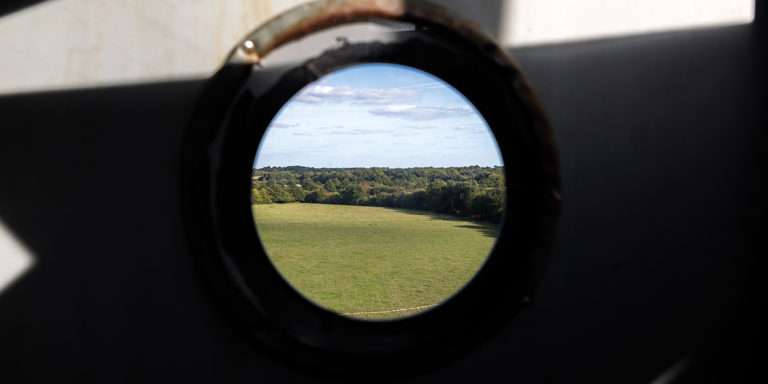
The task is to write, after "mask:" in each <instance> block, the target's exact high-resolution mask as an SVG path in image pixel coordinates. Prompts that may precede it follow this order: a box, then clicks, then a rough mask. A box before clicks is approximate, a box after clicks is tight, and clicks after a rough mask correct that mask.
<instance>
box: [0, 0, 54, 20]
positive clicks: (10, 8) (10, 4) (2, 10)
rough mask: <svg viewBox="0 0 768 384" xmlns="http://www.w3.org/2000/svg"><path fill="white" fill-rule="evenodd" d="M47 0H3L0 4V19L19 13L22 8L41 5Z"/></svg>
mask: <svg viewBox="0 0 768 384" xmlns="http://www.w3.org/2000/svg"><path fill="white" fill-rule="evenodd" d="M45 1H47V0H4V1H2V2H0V17H3V16H5V15H6V14H11V13H14V12H17V11H21V10H23V9H24V8H27V7H31V6H33V5H36V4H39V3H43V2H45Z"/></svg>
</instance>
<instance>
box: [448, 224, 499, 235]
mask: <svg viewBox="0 0 768 384" xmlns="http://www.w3.org/2000/svg"><path fill="white" fill-rule="evenodd" d="M457 227H458V228H469V229H475V230H477V231H478V232H480V233H482V234H483V235H485V236H487V237H490V238H492V239H495V238H497V237H499V230H498V228H497V227H496V226H495V225H493V224H487V223H479V222H472V223H471V224H466V225H457Z"/></svg>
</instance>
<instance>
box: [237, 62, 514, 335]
mask: <svg viewBox="0 0 768 384" xmlns="http://www.w3.org/2000/svg"><path fill="white" fill-rule="evenodd" d="M250 187H251V193H252V202H253V207H252V208H253V215H254V220H255V223H256V228H257V230H258V234H259V238H260V239H261V243H262V245H263V247H264V249H265V251H266V253H267V255H268V256H269V258H270V260H271V261H272V263H273V264H274V265H275V267H276V268H277V270H278V271H279V272H280V273H281V275H282V276H283V277H284V278H285V279H286V280H287V281H288V283H289V284H291V285H292V286H293V287H294V288H295V289H296V290H297V291H298V292H299V293H300V294H302V295H303V296H304V297H306V298H307V299H308V300H310V301H312V302H314V303H315V304H317V305H319V306H320V307H322V308H325V309H327V310H329V311H332V312H335V313H338V314H340V315H342V316H347V317H351V318H356V319H362V320H397V319H402V318H405V317H409V316H413V315H416V314H419V313H422V312H425V311H428V310H430V309H432V308H434V307H436V306H438V305H440V304H441V303H442V302H444V301H445V300H446V299H448V298H449V297H451V296H453V295H454V294H455V293H456V292H458V291H459V290H460V289H461V288H462V287H463V286H464V285H466V284H467V283H468V282H469V280H471V278H472V277H473V276H474V275H475V273H476V272H477V271H478V270H479V269H480V267H481V266H482V264H483V262H484V261H485V260H486V258H487V256H488V255H489V254H490V252H491V250H492V248H493V245H494V243H495V241H496V238H497V237H498V234H499V229H500V228H499V226H500V224H501V218H502V216H503V209H504V195H505V191H504V188H505V187H504V168H503V167H502V160H501V156H500V155H499V151H498V146H497V144H496V141H495V139H494V138H493V134H492V133H491V131H490V129H489V128H488V125H487V123H486V122H485V120H484V119H483V117H482V116H481V115H480V113H479V112H477V109H476V108H475V107H474V106H473V105H472V104H471V103H470V102H469V101H468V100H467V99H466V98H465V97H463V96H462V95H461V94H460V93H459V92H458V91H457V90H456V89H454V88H453V87H451V86H450V85H449V84H447V83H445V82H444V81H442V80H440V79H439V78H436V77H434V76H432V75H430V74H428V73H426V72H424V71H421V70H417V69H414V68H410V67H404V66H400V65H394V64H378V63H377V64H374V63H369V64H357V65H353V66H350V67H345V68H342V69H339V70H337V71H334V72H332V73H330V74H328V75H325V76H323V77H321V78H320V79H318V80H316V81H314V82H312V83H310V84H309V85H307V86H305V87H304V88H303V89H302V90H301V91H299V93H297V94H296V95H295V96H293V97H292V98H291V99H290V100H289V101H288V102H287V103H286V104H285V105H284V106H283V107H282V108H281V109H280V111H279V112H278V113H277V115H276V116H275V118H274V119H273V120H272V121H271V122H270V124H269V127H268V129H267V131H266V132H265V134H264V136H263V137H262V139H261V145H260V147H259V151H258V152H257V155H256V159H255V161H254V171H253V177H252V184H251V186H250Z"/></svg>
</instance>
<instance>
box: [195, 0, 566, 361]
mask: <svg viewBox="0 0 768 384" xmlns="http://www.w3.org/2000/svg"><path fill="white" fill-rule="evenodd" d="M183 167H184V169H183V172H184V183H183V185H182V187H183V191H184V207H183V208H184V213H185V220H186V223H187V227H188V228H187V229H188V232H189V235H190V236H189V238H190V248H191V249H192V250H193V251H194V252H195V253H196V256H197V259H198V260H199V262H200V269H201V273H203V274H204V275H205V277H206V278H207V279H208V281H209V282H210V287H211V289H210V291H211V292H212V293H213V295H214V299H215V301H216V302H217V303H218V304H219V306H220V307H221V308H222V310H223V311H224V312H225V313H226V315H227V317H228V318H229V319H231V321H232V323H233V324H234V325H235V326H236V328H237V330H238V332H240V334H242V335H243V337H244V339H245V340H249V341H253V345H254V346H255V347H256V348H262V349H264V350H266V351H269V352H270V353H273V354H275V355H278V356H280V357H282V358H283V359H284V360H285V361H287V362H293V363H297V364H299V366H301V367H309V368H311V369H312V370H316V371H317V370H320V371H323V372H325V373H332V374H340V375H348V374H351V375H355V374H360V373H367V372H370V371H371V370H376V372H380V374H381V375H398V374H404V373H408V372H418V371H423V370H427V369H431V368H434V367H436V366H438V365H440V364H443V363H445V362H446V361H450V360H451V359H454V358H456V357H458V356H460V355H461V354H462V353H463V352H465V351H466V350H468V349H469V348H471V347H472V346H475V345H477V344H478V343H480V342H482V341H483V340H485V339H487V338H488V337H489V336H491V335H493V334H494V332H496V331H498V330H499V329H501V327H503V326H504V325H505V324H507V323H508V322H509V321H512V320H513V319H514V316H515V315H516V314H517V313H518V312H519V311H520V310H521V309H522V308H523V307H524V305H525V303H527V302H528V301H530V298H531V296H532V295H533V292H534V289H535V286H536V283H537V281H538V278H539V274H540V271H541V268H542V266H543V265H544V264H545V262H546V254H547V252H548V248H549V244H550V241H551V239H550V237H551V234H552V232H553V227H554V225H555V222H556V219H557V215H558V209H559V193H558V188H559V179H558V169H557V158H556V151H555V149H554V144H553V142H552V138H551V132H550V128H549V126H548V124H547V121H546V118H545V117H544V115H543V113H542V111H541V109H540V108H539V107H538V105H537V104H536V102H535V98H534V96H533V95H532V92H531V91H530V89H529V87H528V86H527V84H526V82H525V80H524V78H523V77H522V75H521V74H520V72H519V70H518V69H517V68H516V67H515V65H514V64H512V62H511V61H510V60H509V59H508V58H507V56H506V54H505V53H504V52H503V51H502V50H501V49H500V48H498V47H497V46H496V45H495V44H494V43H493V42H492V41H490V40H489V39H487V38H485V37H484V36H483V35H482V34H480V33H478V32H476V30H475V29H474V28H472V27H471V26H468V25H467V24H466V23H463V22H461V21H459V20H457V19H456V18H454V17H452V16H450V15H448V14H447V13H445V11H443V10H442V9H441V8H437V7H434V6H432V5H429V4H428V3H426V2H423V1H403V0H391V1H377V2H369V1H356V0H347V1H331V0H327V1H318V2H314V3H309V4H307V5H304V6H301V7H298V8H296V9H294V10H291V11H289V12H287V13H286V14H283V15H281V16H279V17H277V18H275V19H273V20H271V21H269V22H268V23H266V24H265V25H263V26H262V27H260V28H258V29H257V30H256V31H254V32H253V33H252V34H250V35H249V36H248V37H246V38H245V39H244V40H243V41H242V42H241V43H240V44H239V45H238V46H237V47H236V48H235V49H234V50H233V52H232V54H231V55H230V57H229V59H228V61H227V62H226V63H225V65H224V66H223V67H222V68H221V70H220V71H219V72H218V73H217V74H216V75H215V76H214V77H213V78H212V79H211V80H210V81H209V83H208V85H207V87H206V90H205V92H204V94H203V96H202V98H201V101H200V103H199V106H198V109H197V111H196V114H195V118H194V120H193V121H192V124H191V127H190V131H189V134H188V137H187V141H186V146H185V148H184V158H183ZM377 374H379V373H377Z"/></svg>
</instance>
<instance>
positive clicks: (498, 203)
mask: <svg viewBox="0 0 768 384" xmlns="http://www.w3.org/2000/svg"><path fill="white" fill-rule="evenodd" d="M252 181H253V183H252V191H251V201H252V202H253V204H270V203H290V202H304V203H322V204H347V205H366V206H380V207H392V208H405V209H417V210H426V211H432V212H437V213H446V214H452V215H458V216H464V217H471V218H473V219H478V220H486V221H491V222H499V221H500V220H501V215H502V211H503V208H504V173H503V168H502V167H499V166H497V167H479V166H469V167H448V168H431V167H425V168H310V167H301V166H291V167H265V168H259V169H254V170H253V175H252Z"/></svg>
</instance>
